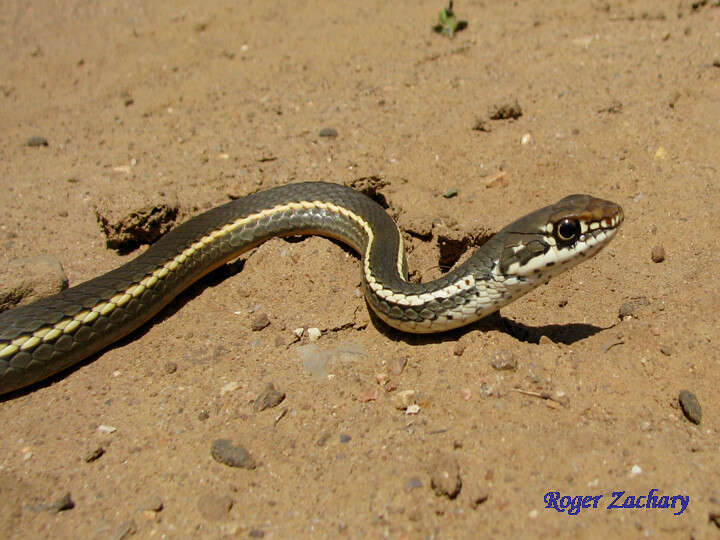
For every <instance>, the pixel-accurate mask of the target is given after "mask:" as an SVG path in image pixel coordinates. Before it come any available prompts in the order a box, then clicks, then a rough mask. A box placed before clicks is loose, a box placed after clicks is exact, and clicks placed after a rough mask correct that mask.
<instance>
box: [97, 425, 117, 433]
mask: <svg viewBox="0 0 720 540" xmlns="http://www.w3.org/2000/svg"><path fill="white" fill-rule="evenodd" d="M97 429H98V431H99V432H100V433H115V432H116V431H117V428H116V427H113V426H106V425H105V424H100V425H99V426H98V428H97Z"/></svg>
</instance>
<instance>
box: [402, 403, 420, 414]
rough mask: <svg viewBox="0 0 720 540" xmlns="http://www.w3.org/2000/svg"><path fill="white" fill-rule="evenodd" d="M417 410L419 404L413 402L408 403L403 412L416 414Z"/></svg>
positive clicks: (418, 410)
mask: <svg viewBox="0 0 720 540" xmlns="http://www.w3.org/2000/svg"><path fill="white" fill-rule="evenodd" d="M419 412H420V405H418V404H417V403H415V404H413V405H408V406H407V408H406V409H405V414H417V413H419Z"/></svg>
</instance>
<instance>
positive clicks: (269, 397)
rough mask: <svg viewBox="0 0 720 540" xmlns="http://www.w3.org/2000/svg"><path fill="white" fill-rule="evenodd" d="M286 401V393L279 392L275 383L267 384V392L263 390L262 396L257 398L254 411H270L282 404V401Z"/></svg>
mask: <svg viewBox="0 0 720 540" xmlns="http://www.w3.org/2000/svg"><path fill="white" fill-rule="evenodd" d="M284 399H285V392H280V391H279V390H276V389H275V385H274V384H273V383H267V385H266V386H265V390H263V391H262V392H261V393H260V395H259V396H258V397H257V398H255V402H254V403H253V410H254V411H255V412H260V411H264V410H265V409H270V408H272V407H277V406H278V405H280V403H282V401H283V400H284Z"/></svg>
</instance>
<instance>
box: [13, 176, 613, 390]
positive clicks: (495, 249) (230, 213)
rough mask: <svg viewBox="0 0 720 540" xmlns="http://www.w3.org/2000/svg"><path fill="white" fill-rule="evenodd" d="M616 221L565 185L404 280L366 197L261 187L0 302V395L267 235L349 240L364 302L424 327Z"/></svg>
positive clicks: (575, 251) (94, 347) (383, 314)
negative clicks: (36, 294)
mask: <svg viewBox="0 0 720 540" xmlns="http://www.w3.org/2000/svg"><path fill="white" fill-rule="evenodd" d="M622 221H623V212H622V208H620V206H618V205H616V204H615V203H612V202H609V201H604V200H601V199H596V198H594V197H590V196H588V195H571V196H569V197H565V198H564V199H561V200H560V201H558V202H557V203H555V204H553V205H551V206H547V207H545V208H541V209H539V210H536V211H535V212H532V213H531V214H528V215H527V216H525V217H523V218H521V219H519V220H517V221H515V222H513V223H511V224H510V225H508V226H507V227H505V228H504V229H502V230H501V231H500V232H499V233H497V234H496V235H495V236H493V237H492V238H491V239H490V240H489V241H488V242H487V243H485V244H484V245H483V246H481V247H480V248H479V249H477V251H475V252H474V253H473V255H472V256H471V257H470V258H469V259H468V260H467V261H465V262H464V263H463V264H462V265H460V266H458V267H456V268H455V269H453V270H452V271H450V272H448V273H447V274H445V275H443V276H442V277H440V278H439V279H436V280H434V281H431V282H428V283H410V282H408V281H407V280H406V277H407V268H406V263H405V252H404V249H403V242H402V236H401V234H400V232H399V231H398V229H397V227H396V225H395V223H394V222H393V220H392V219H391V218H390V217H389V216H388V215H387V213H386V212H385V211H384V210H383V208H382V207H381V206H380V205H378V204H377V203H375V202H374V201H373V200H371V199H370V198H368V197H366V196H365V195H362V194H361V193H358V192H357V191H354V190H352V189H350V188H347V187H344V186H341V185H337V184H327V183H321V182H309V183H299V184H289V185H286V186H280V187H277V188H273V189H269V190H267V191H262V192H259V193H255V194H253V195H250V196H248V197H244V198H242V199H238V200H235V201H232V202H229V203H227V204H225V205H222V206H218V207H217V208H213V209H212V210H209V211H208V212H205V213H204V214H202V215H199V216H197V217H195V218H193V219H191V220H189V221H187V222H186V223H184V224H182V225H180V226H178V227H177V228H175V229H174V230H172V231H171V232H170V233H168V234H166V235H165V236H164V237H163V238H161V239H160V240H159V241H158V242H156V243H155V244H154V245H153V246H151V247H150V248H149V249H148V250H147V251H145V252H144V253H143V254H141V255H140V256H138V257H137V258H135V259H134V260H132V261H130V262H129V263H127V264H125V265H123V266H121V267H120V268H117V269H115V270H113V271H111V272H108V273H107V274H104V275H102V276H99V277H96V278H94V279H91V280H90V281H87V282H85V283H82V284H80V285H78V286H76V287H72V288H70V289H67V290H65V291H63V292H61V293H59V294H56V295H54V296H50V297H48V298H44V299H42V300H39V301H37V302H35V303H33V304H30V305H27V306H23V307H19V308H16V309H13V310H10V311H7V312H5V313H0V394H3V393H7V392H10V391H12V390H16V389H19V388H22V387H24V386H27V385H30V384H32V383H34V382H37V381H40V380H42V379H44V378H47V377H49V376H51V375H53V374H55V373H58V372H59V371H62V370H63V369H66V368H68V367H70V366H72V365H74V364H76V363H78V362H80V361H82V360H83V359H85V358H87V357H89V356H90V355H92V354H93V353H96V352H98V351H100V350H102V349H103V348H105V347H107V346H108V345H109V344H111V343H113V342H115V341H117V340H118V339H119V338H121V337H123V336H125V335H127V334H128V333H130V332H132V331H133V330H134V329H136V328H137V327H139V326H140V325H142V324H144V323H145V322H146V321H148V320H149V319H150V318H151V317H153V316H154V315H155V314H156V313H157V312H159V311H160V310H161V309H162V308H163V307H165V306H166V305H167V304H168V303H169V302H170V301H171V300H172V299H173V298H174V297H175V296H177V295H178V294H179V293H180V292H181V291H182V290H184V289H185V288H187V287H188V286H189V285H190V284H191V283H193V282H194V281H196V280H197V279H199V278H200V277H202V276H203V275H205V274H207V273H208V272H210V271H212V270H213V269H215V268H217V267H219V266H221V265H223V264H225V263H226V262H228V261H230V260H232V259H234V258H236V257H238V256H239V255H241V254H242V253H244V252H246V251H248V250H249V249H251V248H253V247H256V246H257V245H259V244H261V243H262V242H264V241H266V240H268V239H269V238H272V237H275V236H288V235H300V234H302V235H307V234H318V235H323V236H328V237H331V238H335V239H337V240H340V241H342V242H344V243H346V244H348V245H349V246H350V247H352V248H353V249H354V250H355V251H357V252H358V253H359V254H360V255H361V257H362V278H363V284H364V290H365V297H366V299H367V303H368V305H369V306H370V307H371V308H372V310H373V311H374V312H375V313H376V314H377V315H378V317H379V318H380V319H382V320H383V321H385V322H386V323H387V324H388V325H390V326H392V327H394V328H397V329H400V330H403V331H406V332H416V333H424V332H442V331H445V330H449V329H452V328H457V327H459V326H463V325H466V324H469V323H471V322H473V321H476V320H478V319H480V318H481V317H484V316H486V315H488V314H490V313H492V312H494V311H496V310H498V309H500V308H501V307H502V306H505V305H507V304H508V303H510V302H512V301H513V300H515V299H517V298H519V297H520V296H522V295H523V294H525V293H527V292H528V291H530V290H532V289H533V288H535V287H537V286H538V285H540V284H541V283H545V282H547V281H548V280H549V279H550V278H552V277H553V276H555V275H557V274H559V273H561V272H564V271H565V270H567V269H568V268H570V267H572V266H574V265H576V264H578V263H579V262H581V261H583V260H586V259H588V258H590V257H592V256H593V255H595V254H596V253H597V252H598V251H600V249H602V248H603V247H604V246H605V245H606V244H607V243H608V242H609V241H610V239H612V237H613V236H614V235H615V233H616V231H617V229H618V227H619V226H620V224H621V223H622Z"/></svg>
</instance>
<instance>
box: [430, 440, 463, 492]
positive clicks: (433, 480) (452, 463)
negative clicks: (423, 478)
mask: <svg viewBox="0 0 720 540" xmlns="http://www.w3.org/2000/svg"><path fill="white" fill-rule="evenodd" d="M428 473H429V474H430V486H431V487H432V489H433V490H434V491H435V494H436V495H438V496H445V497H447V498H448V499H454V498H455V497H457V496H458V494H459V493H460V490H461V489H462V479H461V478H460V467H459V466H458V463H457V460H456V459H455V458H454V457H453V456H451V455H448V454H445V453H442V452H438V453H437V454H436V455H435V457H434V458H433V459H432V461H431V462H430V465H429V467H428Z"/></svg>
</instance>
